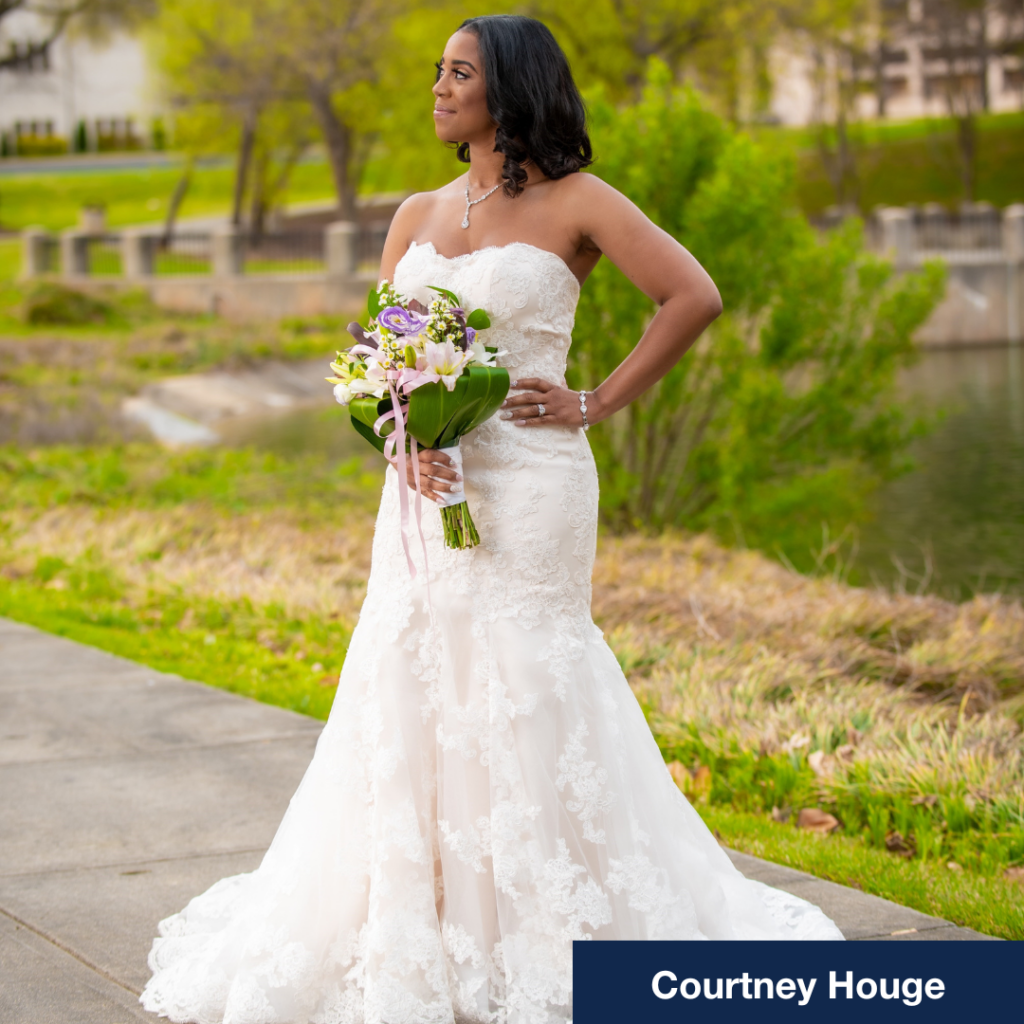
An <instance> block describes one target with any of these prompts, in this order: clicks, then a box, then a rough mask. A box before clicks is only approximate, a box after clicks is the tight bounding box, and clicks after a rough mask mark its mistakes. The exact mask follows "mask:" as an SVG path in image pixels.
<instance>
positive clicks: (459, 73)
mask: <svg viewBox="0 0 1024 1024" xmlns="http://www.w3.org/2000/svg"><path fill="white" fill-rule="evenodd" d="M452 73H453V74H454V75H455V77H456V78H457V79H458V80H459V81H460V82H461V81H463V79H466V78H469V75H467V74H466V72H465V71H459V70H458V68H456V69H455V71H454V72H452Z"/></svg>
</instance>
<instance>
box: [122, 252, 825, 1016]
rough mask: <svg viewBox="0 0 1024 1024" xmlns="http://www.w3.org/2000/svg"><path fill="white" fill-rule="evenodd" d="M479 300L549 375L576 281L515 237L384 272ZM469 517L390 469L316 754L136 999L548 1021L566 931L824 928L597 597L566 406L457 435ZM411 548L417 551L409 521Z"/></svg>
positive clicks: (511, 341) (567, 986) (423, 288)
mask: <svg viewBox="0 0 1024 1024" xmlns="http://www.w3.org/2000/svg"><path fill="white" fill-rule="evenodd" d="M395 285H396V287H397V288H398V290H399V291H400V292H401V293H403V294H405V295H406V296H407V297H415V298H418V299H420V300H421V301H423V302H426V301H427V300H428V299H429V298H430V297H431V294H432V293H429V292H428V291H427V285H440V286H443V287H446V288H450V289H451V290H453V291H455V292H456V293H457V294H458V295H459V296H460V297H462V299H463V300H464V301H465V302H467V303H468V304H469V306H470V308H472V307H476V306H481V307H483V308H485V309H487V310H488V311H489V312H490V314H491V317H492V321H493V323H494V328H493V330H492V335H491V337H492V340H493V341H494V342H495V343H497V344H498V346H499V347H500V348H501V349H503V350H504V351H505V352H506V353H507V354H506V355H505V356H504V357H503V362H504V365H506V366H507V367H508V368H509V370H510V371H511V373H512V376H513V378H515V377H544V378H547V379H548V380H553V381H562V380H563V379H564V373H565V365H566V355H567V353H568V350H569V343H570V336H571V332H572V326H573V316H574V311H575V307H576V301H577V298H578V295H579V285H578V283H577V281H576V279H575V277H574V276H573V275H572V273H571V272H570V271H569V269H568V267H567V266H566V265H565V264H564V263H563V262H562V261H561V260H560V259H559V258H558V257H557V256H555V255H553V254H552V253H548V252H545V251H543V250H540V249H537V248H535V247H533V246H530V245H526V244H520V243H516V244H513V245H508V246H503V247H500V248H489V249H483V250H481V251H479V252H475V253H472V254H470V255H468V256H462V257H457V258H454V259H450V258H446V257H442V256H439V255H438V254H437V252H436V251H435V250H434V249H433V247H432V246H430V245H415V244H414V245H413V246H412V247H411V248H410V249H409V251H408V252H407V253H406V254H405V256H404V257H403V258H402V260H401V262H400V263H399V265H398V268H397V270H396V272H395ZM463 452H464V459H465V467H464V468H465V480H466V482H465V486H466V494H467V497H468V499H469V502H470V506H471V509H472V512H473V517H474V519H475V521H476V524H477V526H478V528H479V531H480V536H481V539H482V543H481V545H480V546H479V547H477V548H475V549H472V550H469V551H451V550H448V549H446V548H445V547H444V546H443V540H442V534H441V523H440V516H439V514H438V512H437V510H436V509H435V508H434V507H433V506H430V507H428V508H427V509H425V511H424V516H423V529H424V532H425V534H426V543H427V550H428V556H429V566H430V578H431V598H432V602H433V608H434V612H435V620H434V621H435V624H434V625H433V626H431V620H430V616H429V614H428V611H427V608H426V593H425V589H424V587H423V586H422V579H423V576H422V573H420V575H419V576H418V578H417V580H416V581H415V582H413V581H412V580H411V579H410V576H409V571H408V568H407V565H406V562H405V556H404V554H403V551H402V546H401V540H400V532H399V514H398V480H397V476H396V474H395V472H394V470H393V469H389V470H388V472H387V480H386V483H385V486H384V494H383V498H382V501H381V507H380V513H379V516H378V519H377V531H376V536H375V539H374V546H373V568H372V571H371V574H370V580H369V587H368V590H367V596H366V602H365V603H364V605H363V609H362V613H361V615H360V619H359V623H358V626H357V628H356V630H355V632H354V633H353V636H352V642H351V646H350V647H349V650H348V654H347V656H346V659H345V667H344V669H343V671H342V673H341V680H340V683H339V685H338V693H337V697H336V698H335V702H334V708H333V710H332V711H331V716H330V719H329V720H328V722H327V724H326V726H325V728H324V730H323V733H322V735H321V737H320V740H319V743H318V744H317V748H316V754H315V756H314V758H313V761H312V763H311V764H310V766H309V769H308V771H307V772H306V776H305V778H304V779H303V781H302V783H301V785H300V786H299V788H298V790H297V791H296V793H295V796H294V797H293V798H292V801H291V804H290V806H289V808H288V811H287V813H286V815H285V817H284V820H283V821H282V823H281V826H280V828H279V830H278V832H277V835H276V837H275V838H274V841H273V844H272V845H271V847H270V849H269V850H268V852H267V854H266V857H265V858H264V860H263V863H262V864H261V865H260V867H259V869H258V870H257V871H254V872H253V873H251V874H247V875H239V876H236V877H232V878H225V879H223V880H222V881H220V882H218V883H217V884H216V885H214V886H213V887H212V888H211V889H210V890H209V891H208V892H206V893H204V894H202V895H201V896H197V897H196V898H195V899H194V900H192V902H191V903H189V905H188V906H187V907H186V908H185V909H184V910H183V911H182V912H181V913H180V914H176V915H174V916H173V917H170V918H168V919H167V920H166V921H163V922H161V924H160V935H161V937H160V938H158V939H156V940H155V941H154V943H153V949H152V952H151V954H150V966H151V967H152V970H153V972H154V973H153V977H152V979H151V980H150V982H149V984H148V985H147V986H146V990H145V992H144V993H143V995H142V1002H143V1004H144V1005H145V1007H146V1008H147V1009H149V1010H154V1011H157V1012H158V1013H161V1014H165V1015H167V1016H169V1017H170V1018H172V1019H173V1020H175V1021H194V1022H200V1024H208V1022H209V1024H213V1022H218V1024H219V1022H221V1021H223V1022H225V1024H270V1022H317V1024H364V1022H365V1024H378V1022H380V1024H451V1022H452V1021H458V1022H471V1021H472V1022H484V1021H487V1022H496V1024H498V1022H500V1024H505V1022H508V1024H548V1022H555V1021H566V1020H570V1019H571V1017H572V941H573V940H574V939H587V938H592V939H701V938H708V939H745V938H764V939H839V938H842V935H841V934H840V932H839V931H838V929H837V928H836V927H835V925H834V924H833V923H832V922H831V921H830V920H829V919H828V918H826V917H825V916H824V915H823V914H822V913H821V911H820V910H818V909H817V908H816V907H813V906H811V905H810V904H808V903H806V902H804V901H802V900H799V899H797V898H796V897H793V896H790V895H788V894H786V893H782V892H779V891H778V890H775V889H770V888H768V887H767V886H764V885H762V884H760V883H757V882H752V881H749V880H747V879H745V878H744V877H743V876H742V875H741V874H740V873H739V872H738V871H737V870H736V869H735V868H734V867H733V866H732V863H731V862H730V861H729V858H728V857H727V856H726V854H725V853H724V852H723V850H722V849H721V848H720V847H719V845H718V843H717V842H716V841H715V839H714V837H713V836H712V835H711V834H710V832H709V831H708V829H707V827H706V826H705V825H704V824H703V822H702V821H701V819H700V818H699V817H698V815H697V813H696V812H695V811H694V810H693V809H692V808H691V807H690V805H689V804H688V803H687V801H686V799H685V798H684V797H683V795H682V794H681V793H680V792H679V790H678V789H677V788H676V786H675V784H674V783H673V781H672V778H671V777H670V775H669V773H668V770H667V769H666V767H665V765H664V763H663V761H662V758H661V756H660V753H659V751H658V748H657V745H656V744H655V742H654V739H653V738H652V736H651V733H650V731H649V729H648V727H647V724H646V722H645V721H644V717H643V714H642V712H641V710H640V708H639V706H638V704H637V702H636V699H635V698H634V696H633V694H632V692H631V691H630V689H629V686H628V684H627V682H626V679H625V677H624V676H623V674H622V671H621V670H620V668H619V664H618V662H617V661H616V659H615V655H614V654H613V653H612V652H611V650H610V649H609V648H608V646H607V644H606V643H605V642H604V639H603V637H602V635H601V632H600V630H599V629H598V628H597V627H596V626H595V625H594V623H593V621H592V620H591V617H590V594H591V590H590V588H591V582H590V581H591V568H592V565H593V561H594V550H595V542H596V536H597V474H596V471H595V467H594V460H593V458H592V456H591V452H590V448H589V446H588V444H587V439H586V436H585V435H584V433H583V431H582V430H579V429H568V428H563V427H553V428H534V429H529V430H525V429H522V428H518V427H515V426H514V425H512V424H511V422H509V421H504V420H501V419H499V418H498V417H495V418H493V419H491V420H489V421H488V422H487V423H485V424H483V425H482V426H481V427H479V428H478V429H477V430H476V431H474V433H473V434H471V435H469V436H468V437H467V438H465V439H464V440H463ZM411 540H412V544H411V548H412V552H413V557H414V559H415V560H416V561H417V563H418V564H419V565H420V568H421V569H422V555H421V551H420V545H419V541H418V538H417V537H416V534H415V531H414V530H413V531H412V537H411Z"/></svg>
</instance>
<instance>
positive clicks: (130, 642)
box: [0, 558, 351, 719]
mask: <svg viewBox="0 0 1024 1024" xmlns="http://www.w3.org/2000/svg"><path fill="white" fill-rule="evenodd" d="M55 581H60V583H61V585H62V588H67V589H47V585H50V586H51V587H52V585H53V584H54V582H55ZM0 615H4V616H7V617H8V618H12V619H16V620H18V621H19V622H26V623H28V624H29V625H32V626H37V627H38V628H39V629H44V630H46V631H47V632H48V633H54V634H56V635H57V636H66V637H68V638H69V639H71V640H77V641H78V642H79V643H83V644H90V645H92V646H93V647H99V648H100V649H101V650H104V651H110V652H111V653H112V654H118V655H120V656H121V657H124V658H130V659H132V660H133V661H138V662H141V663H142V664H144V665H149V666H151V667H152V668H155V669H158V670H159V671H161V672H172V673H176V674H178V675H180V676H183V677H185V678H186V679H198V680H200V681H204V682H208V683H211V684H212V685H215V686H217V687H219V688H220V689H222V690H229V691H230V692H231V693H238V694H241V695H242V696H244V697H252V698H253V699H254V700H259V701H263V702H264V703H266V704H275V705H277V706H278V707H283V708H288V709H289V710H291V711H298V712H301V713H302V714H306V715H312V716H313V717H314V718H321V719H326V718H327V715H328V713H329V712H330V709H331V702H332V701H333V699H334V690H335V687H336V686H337V680H338V673H339V672H340V671H341V665H342V662H343V661H344V658H345V651H346V649H347V648H348V641H349V637H350V636H351V628H350V626H349V625H347V624H345V623H339V622H333V621H331V620H330V619H324V618H321V617H319V616H296V615H294V614H289V613H288V612H287V611H286V610H285V609H284V608H282V607H281V606H279V605H269V606H262V607H260V606H255V605H253V604H252V603H251V602H248V601H224V600H223V599H220V600H213V599H210V598H206V599H196V598H195V597H194V596H189V595H188V594H186V593H185V592H182V591H178V592H174V591H170V592H169V591H167V590H161V591H149V592H147V593H144V594H141V595H129V593H128V590H127V588H125V587H124V585H123V584H122V583H121V582H120V581H119V580H118V579H117V578H116V576H115V575H114V574H113V573H112V571H111V569H110V567H109V566H106V565H95V564H90V563H89V560H88V559H86V560H83V561H81V562H78V563H71V564H67V563H64V562H63V561H61V560H60V559H47V558H42V559H40V560H39V562H38V563H37V565H36V568H35V571H34V572H33V574H32V576H31V577H29V578H28V579H15V580H11V579H4V580H0Z"/></svg>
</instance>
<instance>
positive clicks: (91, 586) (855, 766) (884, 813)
mask: <svg viewBox="0 0 1024 1024" xmlns="http://www.w3.org/2000/svg"><path fill="white" fill-rule="evenodd" d="M339 427H341V424H340V423H339ZM380 484H381V467H380V465H379V463H378V462H377V461H376V459H375V456H373V455H372V454H371V455H369V456H368V457H367V458H366V459H363V458H358V457H357V458H355V459H348V460H346V461H343V462H340V463H331V462H329V461H327V460H324V459H320V458H315V457H312V456H305V457H300V458H293V459H282V458H278V457H276V456H271V455H267V454H259V453H256V452H252V451H242V452H237V451H235V452H233V451H223V450H211V451H193V452H181V453H173V454H169V453H166V452H162V451H160V450H158V449H156V448H154V447H153V446H151V445H149V444H142V443H136V444H131V445H127V446H123V445H109V446H104V447H101V446H96V447H92V448H81V447H73V446H52V447H47V448H37V449H34V450H26V449H24V448H12V447H8V448H6V449H3V450H0V495H2V497H0V614H3V615H7V616H10V617H12V618H16V619H19V620H22V621H25V622H29V623H32V624H34V625H37V626H39V627H41V628H43V629H47V630H50V631H52V632H54V633H59V634H62V635H65V636H69V637H72V638H74V639H77V640H81V641H84V642H86V643H90V644H94V645H96V646H98V647H101V648H104V649H107V650H110V651H114V652H116V653H118V654H122V655H124V656H126V657H130V658H134V659H137V660H139V661H142V662H144V663H146V664H150V665H153V666H154V667H156V668H158V669H164V670H167V671H173V672H177V673H180V674H181V675H183V676H186V677H189V678H193V679H199V680H201V681H204V682H207V683H210V684H212V685H216V686H220V687H223V688H226V689H229V690H231V691H233V692H236V693H241V694H245V695H247V696H251V697H255V698H256V699H259V700H263V701H267V702H269V703H273V704H278V705H281V706H284V707H288V708H292V709H294V710H297V711H301V712H304V713H306V714H311V715H315V716H317V717H320V718H323V717H325V716H326V715H327V713H328V712H329V710H330V704H331V700H332V697H333V693H334V686H335V684H336V679H337V673H338V671H339V669H340V667H341V665H342V663H343V660H344V654H345V649H346V646H347V643H348V639H349V637H350V635H351V630H352V629H353V627H354V625H355V622H356V619H357V616H358V610H359V607H360V604H361V601H362V597H363V594H364V592H365V582H366V577H367V573H368V570H369V548H370V541H371V538H372V531H373V515H374V507H375V504H376V501H377V497H378V495H379V488H380ZM341 524H344V526H341ZM594 610H595V616H596V618H597V620H598V622H599V624H600V625H601V627H602V628H603V630H604V631H605V635H606V637H607V638H608V640H609V642H610V644H611V646H612V648H613V650H614V651H615V653H616V655H617V657H618V658H619V661H620V663H621V664H622V666H623V669H624V671H625V672H626V674H627V676H628V678H629V680H630V682H631V685H632V686H633V689H634V692H635V693H636V694H637V697H638V699H639V700H640V702H641V706H642V707H643V708H644V711H645V714H646V715H647V718H648V721H649V722H650V724H651V728H652V730H653V732H654V735H655V738H656V739H657V741H658V743H659V745H660V746H661V748H662V751H663V753H664V756H665V758H666V761H668V762H670V765H671V769H672V771H673V774H674V776H675V777H676V779H677V782H678V783H679V784H680V786H681V788H682V789H683V790H684V792H686V793H687V794H688V796H689V797H690V798H691V799H692V800H693V801H694V803H695V804H696V806H697V807H698V808H699V809H700V810H701V812H702V813H704V814H705V815H706V816H707V819H708V821H709V822H710V823H711V824H712V825H713V826H714V827H716V828H718V829H719V831H720V833H721V834H722V836H723V838H724V840H725V841H726V842H729V843H731V844H732V845H735V846H736V847H737V848H739V849H746V850H749V851H750V852H753V853H759V854H761V855H764V856H768V857H771V858H774V859H778V860H780V861H782V862H784V863H789V864H792V865H793V866H795V867H799V868H802V869H804V870H808V871H813V872H816V873H819V874H822V875H824V876H825V877H829V878H835V879H837V880H839V881H842V882H844V883H845V882H848V880H849V879H850V878H853V879H854V880H856V881H857V883H858V884H859V885H860V886H861V887H862V888H863V889H864V890H865V891H867V892H876V893H878V894H880V895H884V896H887V897H890V898H894V899H897V900H899V901H900V902H903V903H906V904H907V905H909V906H914V907H917V908H918V909H921V910H923V911H926V912H928V913H939V914H942V915H943V916H946V917H948V918H950V919H952V920H956V921H958V922H959V923H962V924H965V925H968V926H970V927H974V928H978V929H980V930H983V931H987V932H991V933H992V934H998V935H1003V936H1005V937H1008V938H1024V889H1022V888H1021V886H1020V885H1019V884H1018V883H1017V882H1016V881H1014V879H1015V878H1016V877H1017V876H1018V875H1019V874H1020V873H1021V872H1020V870H1019V869H1020V868H1021V867H1022V865H1024V807H1022V799H1024V798H1022V793H1024V785H1022V783H1024V739H1022V736H1021V729H1020V719H1021V717H1022V694H1024V652H1022V650H1021V645H1020V637H1021V635H1022V632H1024V609H1022V608H1021V606H1020V605H1019V604H1018V603H1014V602H1010V601H1007V600H1004V599H1000V598H996V597H986V598H976V599H975V600H974V601H973V602H970V603H969V604H965V605H959V606H958V605H952V604H948V603H946V602H943V601H941V600H939V599H937V598H915V597H910V596H905V595H891V594H887V593H883V592H877V591H865V590H857V589H854V588H850V587H848V586H845V585H844V584H841V583H839V582H836V581H834V580H831V579H810V578H807V577H804V576H800V575H798V574H796V573H793V572H791V571H790V570H788V569H785V568H784V567H782V566H779V565H777V564H775V563H773V562H771V561H769V560H768V559H767V558H765V557H763V556H761V555H759V554H757V553H755V552H749V551H729V550H726V549H723V548H721V547H719V546H718V545H717V544H715V543H714V542H713V541H711V540H710V539H708V538H706V537H685V536H666V537H662V538H659V539H656V540H655V539H652V538H642V537H625V538H615V537H603V538H602V539H601V544H600V551H599V560H598V565H597V568H596V572H595V597H594ZM803 808H814V809H817V810H820V811H823V812H827V813H830V814H833V815H834V816H835V818H836V820H837V829H836V831H835V832H834V833H833V834H832V835H828V836H817V835H810V834H808V833H807V832H805V831H802V830H799V829H797V828H795V827H794V826H793V822H794V821H795V820H796V819H797V816H798V812H799V810H800V809H803ZM772 815H774V818H777V819H778V821H776V820H774V819H773V816H772ZM783 821H785V822H786V823H783ZM890 849H892V850H893V851H894V852H890ZM949 864H953V865H954V866H953V867H948V866H947V865H949Z"/></svg>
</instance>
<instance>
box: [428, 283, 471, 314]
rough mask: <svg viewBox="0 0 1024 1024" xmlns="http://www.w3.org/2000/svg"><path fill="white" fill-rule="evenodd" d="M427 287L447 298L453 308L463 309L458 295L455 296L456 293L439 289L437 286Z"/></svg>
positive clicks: (430, 285)
mask: <svg viewBox="0 0 1024 1024" xmlns="http://www.w3.org/2000/svg"><path fill="white" fill-rule="evenodd" d="M427 287H428V288H429V289H430V290H431V291H435V292H437V294H438V295H440V296H442V297H443V298H446V299H447V300H448V301H449V302H450V303H451V304H452V305H453V306H459V307H460V308H461V306H462V301H461V300H460V299H459V297H458V295H456V294H455V292H450V291H448V289H447V288H438V286H437V285H436V284H428V285H427Z"/></svg>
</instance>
